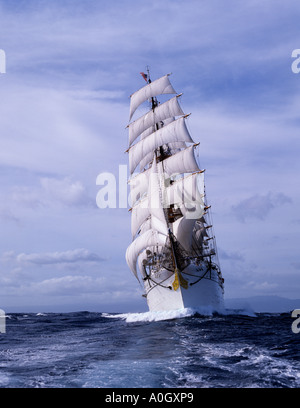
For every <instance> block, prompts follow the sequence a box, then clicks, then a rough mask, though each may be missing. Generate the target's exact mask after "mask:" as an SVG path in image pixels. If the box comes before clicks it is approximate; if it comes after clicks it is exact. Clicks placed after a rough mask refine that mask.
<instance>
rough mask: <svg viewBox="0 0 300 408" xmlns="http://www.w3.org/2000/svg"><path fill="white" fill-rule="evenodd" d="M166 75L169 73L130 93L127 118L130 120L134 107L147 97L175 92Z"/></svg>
mask: <svg viewBox="0 0 300 408" xmlns="http://www.w3.org/2000/svg"><path fill="white" fill-rule="evenodd" d="M168 77H169V75H165V76H163V77H161V78H159V79H156V80H155V81H153V82H151V83H150V84H147V85H146V86H144V87H143V88H141V89H139V90H138V91H136V92H135V93H133V94H132V95H131V97H130V98H131V99H130V115H129V120H131V118H132V115H133V114H134V112H135V111H136V109H137V108H138V107H139V106H140V105H141V104H142V103H143V102H145V101H146V100H147V99H150V98H153V97H155V96H158V95H162V94H176V92H175V90H174V88H173V87H172V85H171V83H170V81H169V78H168Z"/></svg>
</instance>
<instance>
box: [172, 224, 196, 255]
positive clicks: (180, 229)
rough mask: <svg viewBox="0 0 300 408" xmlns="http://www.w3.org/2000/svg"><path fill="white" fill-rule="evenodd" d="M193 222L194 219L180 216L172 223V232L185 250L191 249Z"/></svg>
mask: <svg viewBox="0 0 300 408" xmlns="http://www.w3.org/2000/svg"><path fill="white" fill-rule="evenodd" d="M195 222H196V221H195V219H190V218H186V217H182V218H179V219H178V220H176V221H175V222H174V223H173V234H174V235H175V237H176V238H177V240H178V241H179V243H180V244H181V245H182V246H183V248H184V249H185V250H186V251H191V249H192V238H193V228H194V225H195Z"/></svg>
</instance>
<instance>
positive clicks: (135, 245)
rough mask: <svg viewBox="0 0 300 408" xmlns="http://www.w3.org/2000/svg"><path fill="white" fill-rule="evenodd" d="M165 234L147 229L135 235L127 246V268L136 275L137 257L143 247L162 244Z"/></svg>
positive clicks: (164, 241) (164, 242)
mask: <svg viewBox="0 0 300 408" xmlns="http://www.w3.org/2000/svg"><path fill="white" fill-rule="evenodd" d="M166 239H167V237H166V235H163V234H160V233H159V232H157V231H154V230H152V229H151V230H148V231H146V232H145V233H144V234H142V235H140V236H139V237H137V238H136V239H135V240H134V241H133V242H132V243H131V244H130V245H129V247H128V248H127V251H126V261H127V264H128V266H129V268H130V269H131V270H132V272H133V273H134V275H135V276H136V277H137V269H136V262H137V258H138V256H139V254H140V252H142V251H143V250H144V249H146V248H147V247H151V246H156V245H158V246H164V245H165V244H166Z"/></svg>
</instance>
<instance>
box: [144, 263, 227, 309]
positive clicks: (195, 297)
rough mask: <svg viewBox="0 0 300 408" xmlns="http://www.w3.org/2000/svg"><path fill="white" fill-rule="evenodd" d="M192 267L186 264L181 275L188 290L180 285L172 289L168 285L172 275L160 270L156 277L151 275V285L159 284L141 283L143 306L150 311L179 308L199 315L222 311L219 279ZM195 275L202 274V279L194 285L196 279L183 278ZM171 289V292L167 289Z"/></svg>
mask: <svg viewBox="0 0 300 408" xmlns="http://www.w3.org/2000/svg"><path fill="white" fill-rule="evenodd" d="M199 271H200V270H199V268H198V267H196V266H195V265H189V266H188V267H187V268H186V269H185V270H184V271H183V273H182V276H183V277H184V279H185V280H186V281H188V288H187V289H185V288H183V287H182V286H180V287H179V288H178V289H177V290H174V288H173V287H172V283H173V281H174V274H172V275H171V276H168V275H170V272H169V271H167V270H165V269H162V270H160V271H159V273H158V274H157V275H156V276H153V281H154V282H159V283H160V285H155V283H154V282H153V281H151V280H150V281H149V280H147V281H145V290H146V293H147V303H148V307H149V310H150V311H167V310H177V309H183V308H193V309H197V310H199V312H203V313H205V314H206V313H212V312H219V313H222V312H223V311H224V299H223V287H222V286H221V283H220V281H219V276H218V274H217V273H216V271H212V272H211V274H210V272H207V273H206V274H205V271H201V273H199ZM186 273H188V274H192V275H195V274H197V275H198V276H202V275H205V276H204V278H203V279H201V280H200V281H199V282H197V283H195V284H194V285H190V284H191V283H193V282H196V281H197V280H198V278H195V277H194V276H190V275H187V274H186ZM170 288H171V289H170Z"/></svg>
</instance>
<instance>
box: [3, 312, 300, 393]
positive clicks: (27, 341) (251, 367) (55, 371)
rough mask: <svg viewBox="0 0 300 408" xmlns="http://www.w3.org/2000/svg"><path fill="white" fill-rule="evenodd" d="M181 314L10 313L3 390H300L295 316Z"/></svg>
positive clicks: (5, 337) (299, 339)
mask: <svg viewBox="0 0 300 408" xmlns="http://www.w3.org/2000/svg"><path fill="white" fill-rule="evenodd" d="M176 313H177V312H176ZM176 313H173V314H172V313H169V314H167V313H165V314H163V313H162V314H159V313H157V314H155V313H140V314H138V313H137V314H107V313H94V312H93V313H90V312H76V313H38V314H36V313H32V314H25V313H13V314H9V315H8V316H7V317H6V333H2V334H0V387H1V388H36V387H43V388H98V387H99V388H220V387H221V388H223V387H226V388H299V387H300V333H299V334H294V333H293V332H292V329H291V324H292V321H293V319H292V318H291V314H290V313H284V314H252V315H247V314H246V313H237V312H232V313H231V312H229V313H228V314H227V315H213V316H201V315H199V314H197V313H196V312H193V311H190V310H183V311H182V312H180V313H177V314H176Z"/></svg>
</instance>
